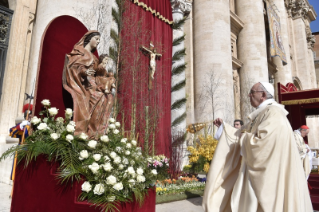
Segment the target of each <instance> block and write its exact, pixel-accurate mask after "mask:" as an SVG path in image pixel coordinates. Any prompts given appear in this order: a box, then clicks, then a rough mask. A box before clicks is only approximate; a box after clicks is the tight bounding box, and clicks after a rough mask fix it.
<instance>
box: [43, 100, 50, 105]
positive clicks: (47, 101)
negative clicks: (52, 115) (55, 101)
mask: <svg viewBox="0 0 319 212" xmlns="http://www.w3.org/2000/svg"><path fill="white" fill-rule="evenodd" d="M41 104H42V105H43V106H50V104H51V103H50V101H49V100H48V99H43V100H42V101H41Z"/></svg>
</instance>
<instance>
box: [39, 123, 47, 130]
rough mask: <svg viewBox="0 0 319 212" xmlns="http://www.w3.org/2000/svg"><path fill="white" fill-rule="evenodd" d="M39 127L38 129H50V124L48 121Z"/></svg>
mask: <svg viewBox="0 0 319 212" xmlns="http://www.w3.org/2000/svg"><path fill="white" fill-rule="evenodd" d="M37 128H38V130H46V129H48V125H47V124H46V123H41V124H39V126H38V127H37Z"/></svg>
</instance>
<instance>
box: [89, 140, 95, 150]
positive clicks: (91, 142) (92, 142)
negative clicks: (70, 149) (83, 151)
mask: <svg viewBox="0 0 319 212" xmlns="http://www.w3.org/2000/svg"><path fill="white" fill-rule="evenodd" d="M96 145H97V141H94V140H91V141H89V143H88V146H89V147H91V148H92V149H95V147H96Z"/></svg>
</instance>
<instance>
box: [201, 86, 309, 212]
mask: <svg viewBox="0 0 319 212" xmlns="http://www.w3.org/2000/svg"><path fill="white" fill-rule="evenodd" d="M273 97H274V88H273V86H272V85H271V84H270V83H267V82H259V83H256V84H255V85H254V86H253V87H252V88H251V90H250V92H249V98H250V103H251V105H252V106H253V107H254V108H256V110H255V111H254V112H252V113H251V114H249V116H248V119H249V123H248V124H246V125H245V126H243V127H242V128H241V129H235V128H233V127H231V126H230V125H228V124H227V123H225V122H223V121H222V120H221V119H217V120H215V121H214V124H215V125H216V126H217V127H219V130H220V128H222V134H221V136H220V138H219V143H218V146H217V148H216V150H215V153H214V157H213V160H212V162H211V166H210V167H211V168H210V170H209V172H208V176H207V182H206V187H205V192H204V197H203V207H204V210H205V211H206V212H217V211H219V212H261V211H262V212H313V209H312V204H311V201H310V196H309V191H308V187H307V181H306V177H305V174H304V171H303V167H302V163H301V160H300V156H299V152H298V148H297V145H296V141H295V138H294V134H293V131H292V128H291V126H290V123H289V121H288V119H287V117H286V116H287V114H288V112H287V111H286V110H285V109H284V106H283V105H281V104H278V103H277V102H276V101H275V100H274V98H273ZM219 130H218V131H219Z"/></svg>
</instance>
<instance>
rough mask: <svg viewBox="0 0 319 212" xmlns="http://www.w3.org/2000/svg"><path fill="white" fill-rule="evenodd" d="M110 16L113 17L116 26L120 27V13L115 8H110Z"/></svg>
mask: <svg viewBox="0 0 319 212" xmlns="http://www.w3.org/2000/svg"><path fill="white" fill-rule="evenodd" d="M112 17H113V19H114V22H115V24H116V25H117V27H118V28H120V26H121V16H120V13H119V12H118V11H117V10H116V9H115V8H112Z"/></svg>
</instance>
